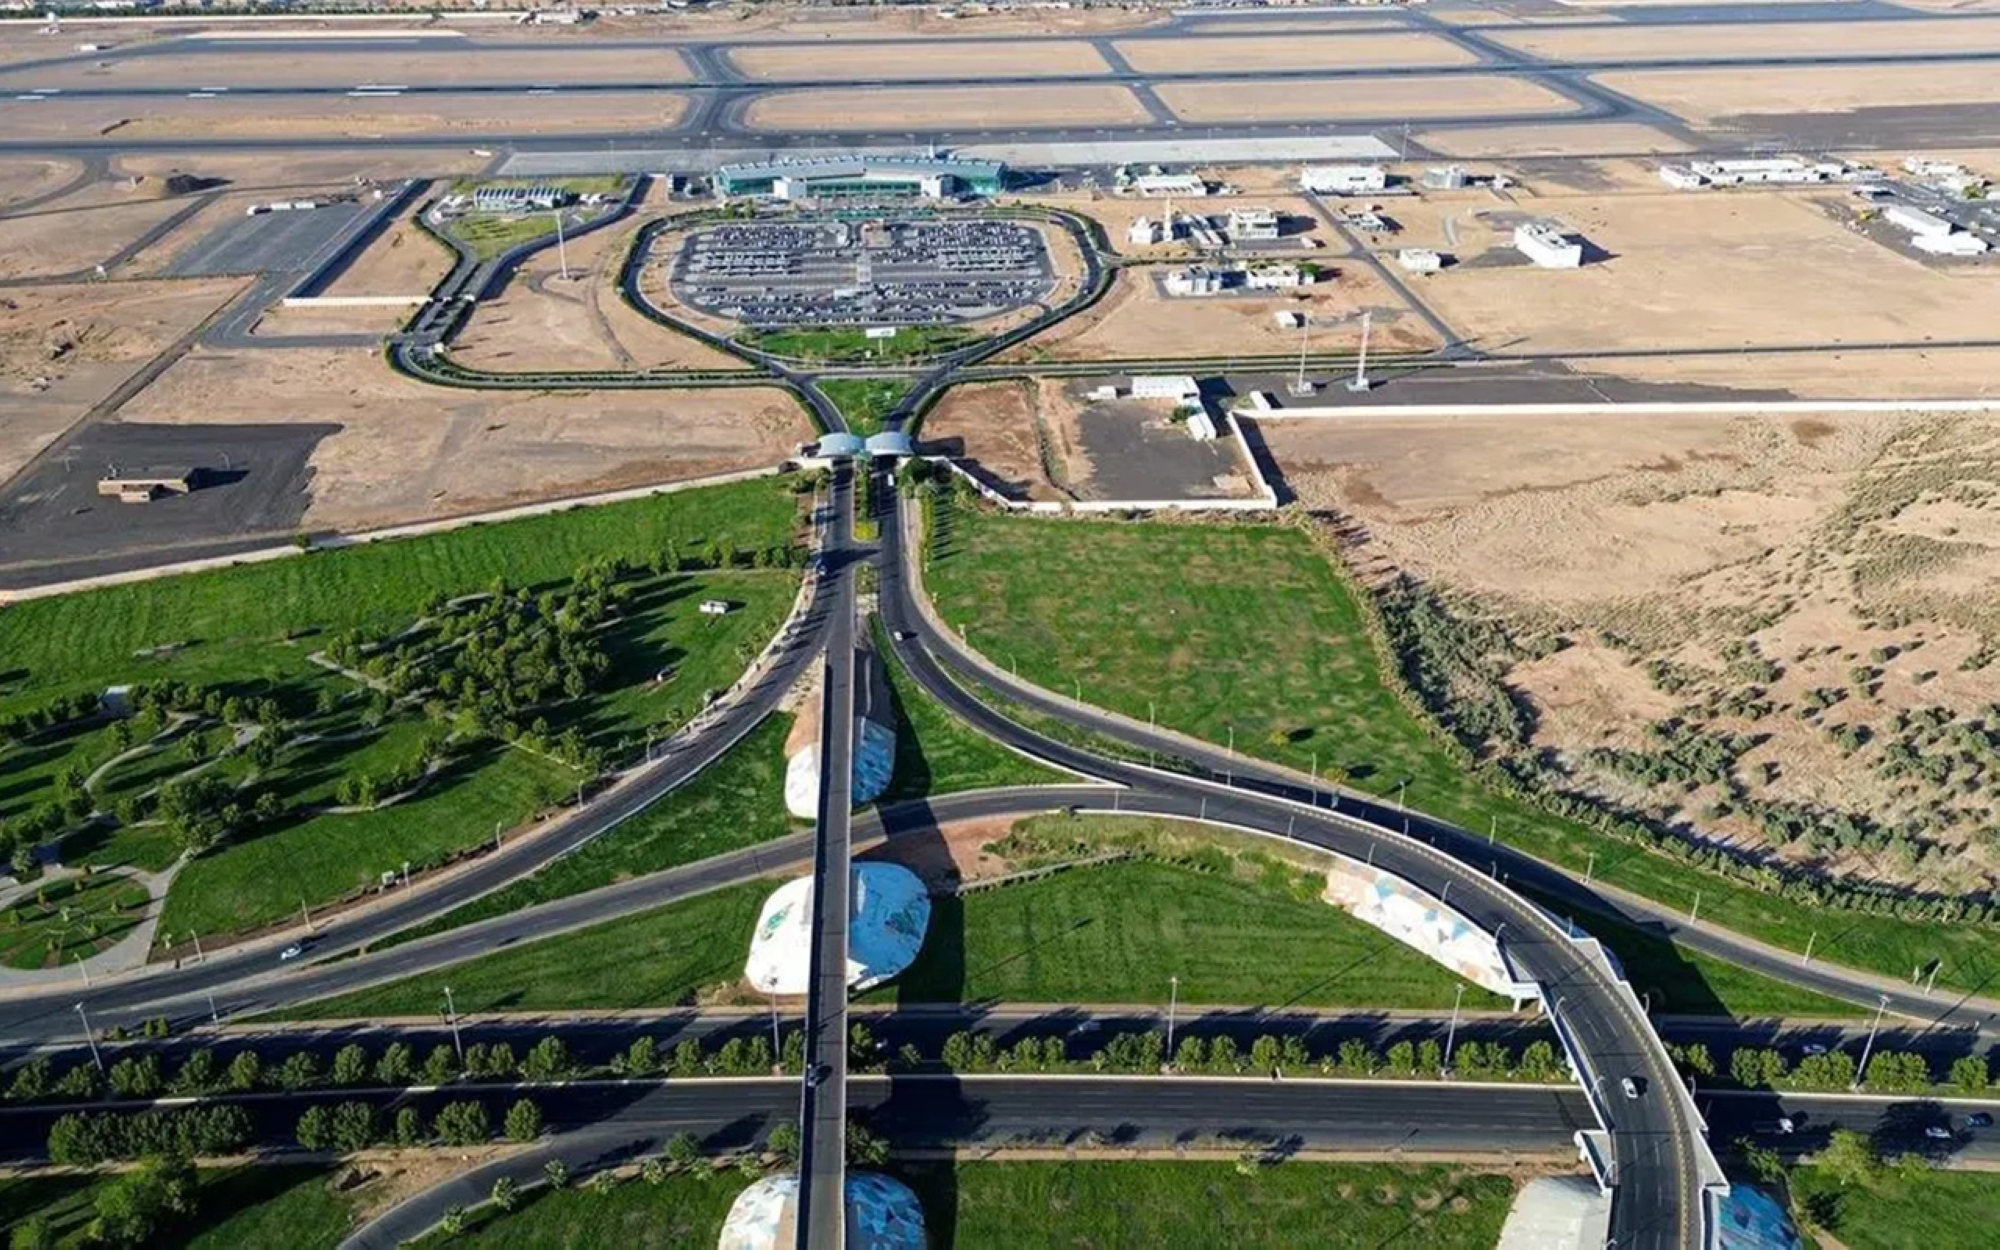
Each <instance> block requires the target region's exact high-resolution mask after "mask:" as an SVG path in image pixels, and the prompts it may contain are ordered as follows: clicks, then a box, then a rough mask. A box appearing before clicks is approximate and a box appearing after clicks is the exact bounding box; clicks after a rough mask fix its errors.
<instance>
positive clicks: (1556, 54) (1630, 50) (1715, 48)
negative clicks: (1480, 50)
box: [1494, 18, 2000, 75]
mask: <svg viewBox="0 0 2000 1250" xmlns="http://www.w3.org/2000/svg"><path fill="white" fill-rule="evenodd" d="M1494 39H1495V40H1497V41H1498V42H1500V43H1504V44H1506V45H1507V46H1509V47H1512V48H1519V49H1520V50H1521V51H1523V52H1528V53H1531V54H1533V55H1535V56H1541V57H1549V58H1553V59H1555V60H1609V59H1614V58H1615V59H1617V60H1631V61H1664V60H1672V59H1674V58H1676V57H1709V56H1725V57H1752V56H1780V57H1792V56H1795V57H1807V56H1829V55H1842V54H1858V53H1870V54H1879V55H1890V54H1894V53H1898V52H1988V51H1992V50H1994V49H2000V18H1994V19H1992V20H1981V19H1974V20H1971V21H1954V22H1826V23H1824V24H1820V23H1807V22H1786V23H1783V24H1781V25H1768V26H1760V25H1756V24H1752V23H1745V22H1724V23H1718V24H1715V25H1693V24H1690V25H1675V26H1632V27H1626V28H1624V29H1617V28H1613V29H1608V30H1607V29H1594V30H1562V29H1560V28H1557V29H1545V28H1521V29H1517V30H1508V31H1501V32H1499V33H1497V34H1495V35H1494ZM1859 72H1860V73H1862V74H1864V75H1865V74H1869V73H1872V72H1873V71H1871V70H1865V69H1864V70H1861V71H1859Z"/></svg>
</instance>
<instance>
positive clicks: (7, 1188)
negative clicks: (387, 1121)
mask: <svg viewBox="0 0 2000 1250" xmlns="http://www.w3.org/2000/svg"><path fill="white" fill-rule="evenodd" d="M331 1176H332V1172H331V1170H330V1169H328V1168H325V1167H319V1166H312V1165H281V1166H271V1167H239V1168H213V1169H204V1170H202V1171H201V1172H200V1173H198V1181H199V1190H198V1193H197V1196H196V1199H195V1210H194V1214H193V1215H192V1216H190V1217H189V1218H187V1219H186V1220H182V1221H178V1222H175V1223H173V1224H171V1225H170V1226H168V1227H165V1228H162V1229H161V1230H160V1235H159V1236H158V1237H156V1239H155V1240H154V1241H153V1242H152V1243H151V1244H154V1245H174V1246H179V1247H182V1248H183V1250H255V1248H259V1247H266V1246H283V1247H285V1248H286V1250H321V1248H323V1247H324V1248H325V1250H331V1248H332V1247H333V1246H336V1245H338V1244H340V1240H341V1238H342V1237H344V1236H345V1235H346V1234H347V1232H348V1231H349V1230H350V1229H351V1228H352V1226H353V1223H354V1208H353V1206H352V1204H351V1201H350V1200H349V1199H347V1198H343V1197H342V1196H341V1195H339V1194H337V1193H335V1192H334V1191H333V1189H332V1188H330V1187H329V1186H328V1184H327V1181H328V1179H329V1178H330V1177H331ZM104 1183H105V1178H103V1177H98V1176H91V1175H68V1176H57V1175H40V1176H17V1177H12V1178H9V1179H6V1180H0V1224H5V1225H7V1226H8V1227H9V1228H10V1229H18V1228H19V1227H20V1225H21V1223H22V1222H23V1221H26V1220H29V1219H31V1218H33V1217H36V1216H39V1217H41V1218H42V1219H44V1220H46V1221H47V1227H48V1231H49V1233H50V1235H51V1241H50V1242H49V1244H50V1245H53V1246H57V1247H62V1248H63V1250H69V1248H71V1247H83V1246H88V1245H93V1244H97V1243H93V1242H90V1241H88V1240H87V1239H86V1237H85V1235H84V1233H85V1227H86V1226H87V1225H88V1224H89V1223H90V1220H91V1217H92V1216H93V1215H94V1214H95V1211H94V1208H93V1205H92V1204H93V1203H94V1202H95V1200H96V1196H97V1192H98V1190H99V1189H100V1188H101V1187H102V1186H103V1184H104ZM16 1236H19V1234H18V1233H17V1234H16ZM15 1244H16V1245H21V1244H40V1243H23V1242H21V1241H16V1242H15Z"/></svg>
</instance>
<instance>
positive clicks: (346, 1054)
mask: <svg viewBox="0 0 2000 1250" xmlns="http://www.w3.org/2000/svg"><path fill="white" fill-rule="evenodd" d="M367 1079H368V1048H367V1047H365V1046H363V1045H361V1044H360V1043H359V1042H349V1043H348V1044H347V1045H345V1046H342V1047H341V1048H340V1049H339V1050H337V1051H335V1052H334V1054H333V1083H334V1084H335V1085H341V1086H347V1085H360V1084H362V1083H363V1082H364V1081H366V1080H367Z"/></svg>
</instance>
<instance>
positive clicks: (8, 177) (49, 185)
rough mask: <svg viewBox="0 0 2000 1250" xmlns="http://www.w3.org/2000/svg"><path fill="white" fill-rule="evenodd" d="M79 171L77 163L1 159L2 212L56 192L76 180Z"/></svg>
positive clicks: (12, 157)
mask: <svg viewBox="0 0 2000 1250" xmlns="http://www.w3.org/2000/svg"><path fill="white" fill-rule="evenodd" d="M79 168H80V166H79V165H78V163H77V162H75V161H66V160H57V159H55V158H50V159H48V160H42V159H39V158H36V157H32V156H10V157H6V158H4V159H0V208H5V207H6V206H7V205H9V204H17V203H19V202H20V201H22V200H26V199H31V198H33V197H34V196H37V195H45V194H47V193H48V192H50V191H53V190H55V189H56V188H57V187H59V186H62V185H63V184H64V183H66V182H68V181H69V180H70V179H71V178H73V177H75V176H76V171H77V170H78V169H79Z"/></svg>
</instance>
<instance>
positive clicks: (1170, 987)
mask: <svg viewBox="0 0 2000 1250" xmlns="http://www.w3.org/2000/svg"><path fill="white" fill-rule="evenodd" d="M1180 1000H1181V979H1180V978H1179V977H1177V976H1173V977H1168V978H1167V1062H1168V1063H1172V1062H1173V1061H1174V1008H1176V1007H1178V1006H1179V1005H1180ZM77 1010H78V1011H81V1010H83V1008H82V1007H81V1006H80V1005H79V1006H78V1007H77Z"/></svg>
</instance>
